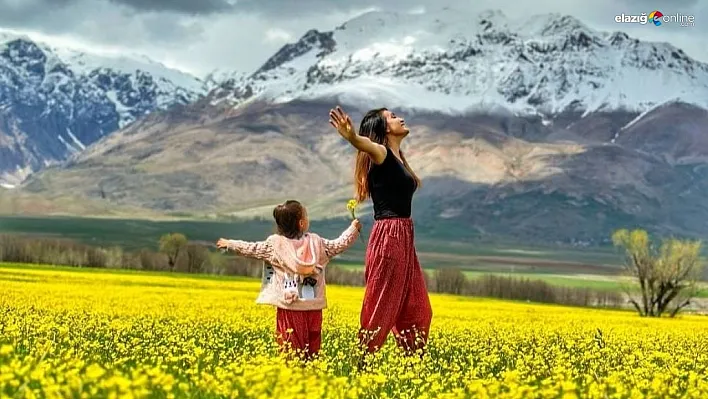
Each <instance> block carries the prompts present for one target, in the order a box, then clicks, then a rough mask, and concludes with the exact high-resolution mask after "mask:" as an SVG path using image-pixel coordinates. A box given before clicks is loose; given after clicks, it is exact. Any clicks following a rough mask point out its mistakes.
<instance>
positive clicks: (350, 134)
mask: <svg viewBox="0 0 708 399" xmlns="http://www.w3.org/2000/svg"><path fill="white" fill-rule="evenodd" d="M329 124H330V125H332V127H334V128H335V129H337V132H338V133H339V135H340V136H342V137H343V138H344V139H345V140H347V141H349V142H351V141H352V140H354V138H355V137H356V132H355V131H354V126H352V118H350V117H349V115H347V113H346V112H344V111H343V110H342V108H341V107H340V106H337V108H334V109H331V110H329Z"/></svg>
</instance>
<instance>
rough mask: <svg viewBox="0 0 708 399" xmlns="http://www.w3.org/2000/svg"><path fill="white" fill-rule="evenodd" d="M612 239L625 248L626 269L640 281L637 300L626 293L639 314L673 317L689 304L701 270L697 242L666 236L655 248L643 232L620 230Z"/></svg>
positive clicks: (698, 244)
mask: <svg viewBox="0 0 708 399" xmlns="http://www.w3.org/2000/svg"><path fill="white" fill-rule="evenodd" d="M612 242H613V243H614V244H615V246H617V247H621V248H623V249H624V250H625V255H626V261H625V264H624V267H625V270H626V271H627V272H628V273H629V274H630V276H632V277H633V278H634V279H636V281H637V282H638V283H639V291H640V292H639V294H640V295H641V298H640V299H636V298H635V297H636V296H635V295H633V293H632V292H631V291H630V290H628V292H627V294H628V296H629V298H630V300H629V301H630V303H631V304H632V305H633V306H634V307H635V309H637V312H639V314H640V315H642V316H649V317H660V316H662V315H663V314H665V313H666V312H669V315H670V316H671V317H674V316H676V314H677V313H678V312H679V311H681V309H683V308H685V307H686V306H688V305H690V304H691V300H692V299H693V297H694V296H695V294H696V291H697V282H698V279H699V278H700V276H701V272H702V269H703V263H702V261H701V258H700V253H701V242H700V241H692V240H678V239H673V238H672V239H665V240H663V241H662V243H661V245H660V246H659V247H658V248H656V247H655V246H654V245H653V244H652V243H651V241H650V240H649V235H648V234H647V232H646V231H644V230H632V231H628V230H626V229H622V230H618V231H616V232H615V233H614V234H613V235H612Z"/></svg>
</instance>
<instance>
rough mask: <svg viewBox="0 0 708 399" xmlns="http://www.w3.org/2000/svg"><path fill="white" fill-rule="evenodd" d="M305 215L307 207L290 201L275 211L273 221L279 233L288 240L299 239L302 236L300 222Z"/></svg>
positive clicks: (277, 207)
mask: <svg viewBox="0 0 708 399" xmlns="http://www.w3.org/2000/svg"><path fill="white" fill-rule="evenodd" d="M304 215H305V207H303V206H302V204H300V202H298V201H295V200H288V201H285V203H283V204H280V205H278V206H276V207H275V209H273V219H275V226H276V229H277V233H278V234H280V235H281V236H285V237H287V238H298V237H300V235H302V233H303V232H302V231H300V221H301V220H302V218H303V216H304Z"/></svg>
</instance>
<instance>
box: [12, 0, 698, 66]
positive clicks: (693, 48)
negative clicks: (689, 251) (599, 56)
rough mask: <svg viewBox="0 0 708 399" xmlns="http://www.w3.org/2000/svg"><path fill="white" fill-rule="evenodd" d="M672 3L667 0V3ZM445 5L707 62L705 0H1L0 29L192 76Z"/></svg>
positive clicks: (246, 63) (257, 61) (255, 61)
mask: <svg viewBox="0 0 708 399" xmlns="http://www.w3.org/2000/svg"><path fill="white" fill-rule="evenodd" d="M667 4H670V6H667ZM442 6H449V7H455V8H459V9H460V10H464V12H467V13H469V15H470V16H471V18H472V17H473V16H474V15H475V14H477V13H479V12H481V11H484V10H489V9H498V10H501V11H502V12H503V13H504V14H506V15H507V16H509V17H511V18H525V17H531V16H533V15H536V14H543V13H549V12H558V13H563V14H569V15H573V16H575V17H576V18H578V19H580V20H581V21H583V22H584V23H585V24H587V25H588V26H589V27H591V28H594V29H598V30H607V31H616V30H621V31H625V32H627V34H629V35H630V36H634V37H637V38H639V39H643V40H652V41H661V42H669V43H671V44H673V45H675V46H677V47H679V48H682V49H683V50H684V51H685V52H686V53H687V54H689V55H690V56H692V57H694V58H697V59H700V60H702V61H705V62H708V40H704V39H701V38H707V37H708V0H672V1H666V0H664V1H657V0H592V1H588V0H534V1H529V0H455V1H447V0H442V1H438V0H425V1H421V0H388V1H377V0H356V1H343V0H0V28H5V29H10V30H12V31H15V32H19V33H25V34H27V35H28V36H30V37H33V38H36V39H39V40H44V41H49V42H52V44H57V45H68V46H71V47H75V48H79V49H86V50H91V51H97V52H114V53H115V52H131V53H141V54H145V55H148V56H149V57H150V58H152V59H155V60H157V61H160V62H162V63H164V64H165V65H167V66H170V67H174V68H177V69H181V70H183V71H186V72H190V73H192V74H195V75H197V76H200V77H202V76H204V75H205V74H207V73H209V72H211V71H213V70H215V69H220V70H223V71H240V72H253V71H255V70H256V69H257V68H258V67H259V66H260V65H262V64H263V63H264V62H265V61H266V60H267V59H268V57H270V56H271V55H273V54H274V53H275V52H276V51H277V50H278V49H279V48H281V47H282V46H283V45H285V44H287V43H290V42H294V41H297V40H298V39H299V38H300V37H301V36H302V35H303V34H304V33H305V32H306V31H308V30H310V29H318V30H321V31H329V30H332V29H334V28H335V27H336V26H339V25H342V24H343V23H344V22H346V21H347V20H349V19H351V18H353V17H355V16H357V15H360V14H361V13H364V12H367V11H372V10H380V11H395V12H424V11H426V10H431V9H434V8H439V7H442ZM656 9H658V10H660V11H661V12H662V13H664V14H665V15H666V14H675V13H680V14H683V15H692V16H694V17H695V26H694V27H680V26H678V25H675V24H669V25H667V24H664V25H663V26H661V27H655V26H648V25H639V24H618V23H616V22H615V16H616V15H618V14H622V13H625V14H634V15H638V14H640V13H642V12H646V13H649V12H651V11H653V10H656Z"/></svg>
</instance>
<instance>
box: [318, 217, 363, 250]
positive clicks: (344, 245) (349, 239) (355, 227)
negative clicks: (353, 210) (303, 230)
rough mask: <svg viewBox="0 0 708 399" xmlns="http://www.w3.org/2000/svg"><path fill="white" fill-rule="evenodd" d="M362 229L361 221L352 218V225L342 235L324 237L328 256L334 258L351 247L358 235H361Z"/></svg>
mask: <svg viewBox="0 0 708 399" xmlns="http://www.w3.org/2000/svg"><path fill="white" fill-rule="evenodd" d="M360 231H361V223H360V222H359V220H358V219H354V220H352V224H351V226H349V228H347V229H346V230H344V232H343V233H342V235H340V236H339V237H338V238H336V239H334V240H327V239H323V241H324V246H325V254H326V255H327V257H328V258H330V259H331V258H333V257H335V256H337V255H339V254H341V253H342V252H344V251H346V250H347V249H349V247H351V246H352V244H354V241H356V239H357V237H359V232H360Z"/></svg>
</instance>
